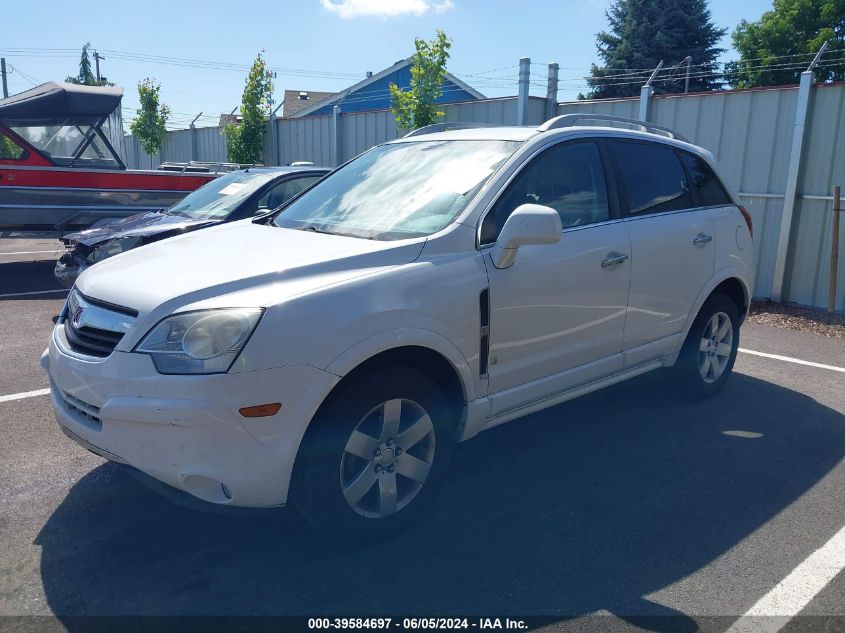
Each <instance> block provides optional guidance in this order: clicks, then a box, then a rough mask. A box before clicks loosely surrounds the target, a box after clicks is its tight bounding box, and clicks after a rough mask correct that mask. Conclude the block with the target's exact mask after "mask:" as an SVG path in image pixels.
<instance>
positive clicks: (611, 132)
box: [390, 125, 709, 156]
mask: <svg viewBox="0 0 845 633" xmlns="http://www.w3.org/2000/svg"><path fill="white" fill-rule="evenodd" d="M561 132H566V133H568V134H573V135H574V134H583V133H584V132H588V133H591V134H595V135H597V136H615V137H619V138H636V139H642V140H648V141H657V142H662V143H669V144H672V145H675V146H676V147H683V148H685V149H688V150H691V151H693V152H695V153H697V154H702V155H708V156H709V152H707V150H705V149H703V148H701V147H698V146H697V145H694V144H692V143H690V142H689V141H687V140H686V139H683V138H671V137H669V136H666V135H663V134H659V133H658V134H655V133H654V132H648V131H644V130H632V129H627V128H622V127H610V126H599V125H570V126H566V127H556V128H552V129H549V130H542V129H540V128H539V127H538V126H516V125H510V126H501V127H470V128H464V129H460V128H459V129H454V130H446V131H433V132H431V133H428V134H425V133H417V134H416V135H414V136H407V137H403V138H399V139H396V140H395V141H390V142H391V143H408V142H414V141H471V140H478V141H484V140H487V141H517V142H525V141H527V140H528V139H530V138H533V137H535V136H537V135H539V134H543V135H545V134H551V133H561Z"/></svg>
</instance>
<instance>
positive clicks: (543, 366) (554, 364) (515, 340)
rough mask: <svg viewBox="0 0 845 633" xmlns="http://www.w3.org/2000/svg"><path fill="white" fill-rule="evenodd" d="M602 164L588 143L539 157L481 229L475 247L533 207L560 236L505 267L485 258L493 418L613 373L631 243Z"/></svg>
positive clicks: (531, 248)
mask: <svg viewBox="0 0 845 633" xmlns="http://www.w3.org/2000/svg"><path fill="white" fill-rule="evenodd" d="M604 158H605V157H604V156H603V154H602V151H601V150H600V146H599V145H598V144H597V143H596V142H593V141H568V142H563V143H559V144H557V145H554V146H552V147H551V148H548V149H546V150H544V151H543V152H542V153H540V154H539V155H538V156H537V157H535V158H534V159H532V160H531V162H529V164H528V165H527V166H526V167H525V168H523V170H522V171H521V172H520V173H519V174H517V176H516V177H515V179H514V180H513V181H512V182H511V183H510V185H508V187H507V189H506V190H505V192H504V194H503V195H502V196H501V197H500V198H499V200H498V201H497V202H496V204H495V206H494V207H493V208H492V209H491V211H490V213H489V214H488V215H487V217H486V218H485V220H484V223H483V224H482V231H481V233H482V244H484V243H488V244H489V243H492V242H494V241H495V238H496V236H497V235H498V231H499V230H501V227H502V226H503V225H504V221H505V220H506V219H507V217H508V216H509V215H510V213H511V212H512V211H513V210H514V209H516V207H518V206H519V205H521V204H524V203H528V202H532V203H536V204H543V205H547V206H549V207H552V208H554V209H555V210H556V211H558V213H560V216H561V220H562V222H563V227H564V230H563V236H562V238H561V240H560V242H559V243H557V244H552V245H541V246H525V247H522V248H520V249H519V253H518V254H517V256H516V260H515V261H514V263H513V265H512V266H511V267H509V268H506V269H503V270H502V269H498V268H496V267H495V266H493V264H492V261H491V260H490V257H489V254H487V255H486V256H485V264H486V265H487V269H488V276H489V282H490V307H491V312H490V350H489V354H490V357H489V364H488V376H489V392H490V399H491V402H492V410H491V414H492V415H493V416H495V415H497V414H501V413H505V412H507V411H511V410H513V409H516V408H519V407H520V406H522V405H526V404H529V403H531V402H534V401H536V400H540V399H542V398H544V397H547V396H550V395H553V394H555V393H558V392H561V391H564V390H566V389H568V388H571V387H575V386H577V385H579V384H583V383H585V382H589V381H591V380H595V379H596V378H600V377H602V376H605V375H607V374H611V373H614V372H616V371H619V370H620V369H621V367H622V354H621V352H622V341H623V330H624V325H625V315H626V310H627V301H628V283H629V279H630V263H629V261H628V259H627V258H628V255H629V253H630V243H629V239H628V233H627V230H626V228H625V226H624V224H623V223H622V221H621V220H620V219H619V218H618V217H616V213H615V212H611V204H610V203H609V196H608V187H607V183H606V178H605V169H604V166H605V164H606V161H605V160H604Z"/></svg>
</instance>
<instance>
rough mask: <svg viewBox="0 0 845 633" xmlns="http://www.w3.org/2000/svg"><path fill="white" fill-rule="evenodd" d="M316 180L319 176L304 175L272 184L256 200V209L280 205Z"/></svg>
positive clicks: (273, 207)
mask: <svg viewBox="0 0 845 633" xmlns="http://www.w3.org/2000/svg"><path fill="white" fill-rule="evenodd" d="M318 180H320V176H305V177H302V178H292V179H290V180H285V181H284V182H282V183H279V184H278V185H273V186H272V187H270V190H269V191H268V192H267V193H265V194H264V195H263V196H261V199H260V200H259V201H258V210H259V211H266V210H267V209H275V208H277V207H280V206H281V205H283V204H284V203H285V202H287V201H288V200H290V199H291V198H293V197H294V196H295V195H297V194H300V193H302V192H303V191H305V190H306V189H308V187H310V186H311V185H313V184H314V183H315V182H317V181H318Z"/></svg>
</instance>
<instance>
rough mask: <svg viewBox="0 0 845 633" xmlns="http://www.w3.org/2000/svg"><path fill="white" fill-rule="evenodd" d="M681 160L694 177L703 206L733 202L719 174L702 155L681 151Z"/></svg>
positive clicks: (700, 203) (698, 196) (696, 191)
mask: <svg viewBox="0 0 845 633" xmlns="http://www.w3.org/2000/svg"><path fill="white" fill-rule="evenodd" d="M681 160H683V161H684V163H685V164H686V166H687V169H688V170H689V173H690V178H691V179H692V186H693V188H694V189H695V193H696V196H697V198H698V204H699V206H702V207H717V206H719V207H721V206H727V205H729V204H733V200H731V197H730V196H729V195H728V192H727V191H725V188H724V187H723V186H722V183H721V182H720V181H719V178H718V176H716V174H715V173H714V172H713V170H712V169H711V168H710V165H708V164H707V161H706V160H704V159H703V158H701V156H694V155H693V154H687V153H686V152H681Z"/></svg>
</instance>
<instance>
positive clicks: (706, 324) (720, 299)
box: [673, 293, 740, 400]
mask: <svg viewBox="0 0 845 633" xmlns="http://www.w3.org/2000/svg"><path fill="white" fill-rule="evenodd" d="M739 323H740V320H739V312H738V311H737V308H736V304H735V303H734V302H733V301H732V300H731V298H730V297H728V296H727V295H723V294H721V293H715V294H712V295H711V296H710V297H709V298H708V299H707V301H705V302H704V305H703V306H702V307H701V310H700V311H699V312H698V316H696V318H695V321H693V324H692V327H691V328H690V331H689V334H687V338H686V340H685V341H684V345H683V347H682V348H681V353H680V355H679V356H678V360H677V362H676V363H675V366H674V367H673V370H674V375H675V380H676V382H677V384H678V386H679V388H680V389H681V392H682V393H683V394H684V395H685V396H686V397H687V398H689V399H691V400H702V399H704V398H710V397H712V396H714V395H716V394H717V393H719V391H721V390H722V388H723V387H724V386H725V383H726V382H727V380H728V377H729V376H730V374H731V371H733V366H734V362H735V361H736V353H737V350H738V349H739Z"/></svg>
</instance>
